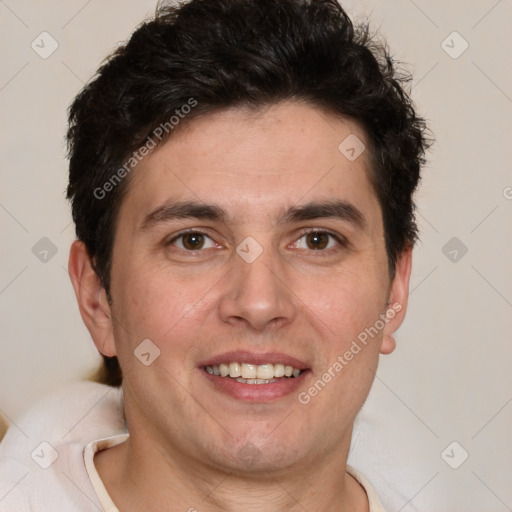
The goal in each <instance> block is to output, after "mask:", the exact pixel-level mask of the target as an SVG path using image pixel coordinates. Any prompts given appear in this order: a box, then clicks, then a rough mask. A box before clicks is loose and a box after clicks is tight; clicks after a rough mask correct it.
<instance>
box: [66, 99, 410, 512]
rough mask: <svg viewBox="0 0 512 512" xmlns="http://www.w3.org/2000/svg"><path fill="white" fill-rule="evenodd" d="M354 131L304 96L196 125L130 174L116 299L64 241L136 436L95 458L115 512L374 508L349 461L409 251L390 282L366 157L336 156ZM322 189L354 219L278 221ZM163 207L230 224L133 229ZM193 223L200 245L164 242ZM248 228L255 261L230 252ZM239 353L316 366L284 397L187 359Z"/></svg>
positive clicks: (117, 249)
mask: <svg viewBox="0 0 512 512" xmlns="http://www.w3.org/2000/svg"><path fill="white" fill-rule="evenodd" d="M351 133H352V134H355V135H356V136H357V137H358V138H359V139H360V140H362V141H363V142H365V144H366V136H365V134H364V132H363V131H362V129H361V128H360V127H359V126H358V125H357V124H356V123H355V122H353V121H349V120H343V119H340V118H336V117H333V116H331V115H329V114H326V113H324V112H321V111H319V110H318V109H317V108H313V107H312V106H309V105H307V104H299V103H281V104H277V105H273V106H271V107H269V108H267V109H265V110H261V111H259V112H255V111H249V110H241V109H232V110H225V111H221V112H217V113H213V114H208V115H207V116H203V117H200V118H197V119H195V120H193V121H191V122H190V123H189V124H188V125H185V126H184V129H183V130H181V131H180V132H177V133H176V134H175V136H173V137H172V138H171V139H170V140H169V141H168V142H166V143H165V144H163V145H162V146H161V147H159V148H158V149H157V150H155V151H154V152H153V153H152V154H151V155H149V156H148V157H146V158H145V159H144V160H143V161H142V162H141V163H140V164H139V166H138V167H137V169H136V170H135V171H134V173H133V176H132V181H131V183H130V185H129V188H128V192H127V195H126V197H125V199H124V202H123V204H122V206H121V210H120V213H119V219H118V224H117V228H116V235H115V241H114V249H113V260H112V274H111V303H110V304H109V301H108V300H107V297H106V295H105V291H104V290H103V288H102V287H101V285H100V283H99V281H98V279H97V277H96V275H95V273H94V271H93V269H92V267H91V262H90V259H89V257H88V255H87V252H86V250H85V248H84V246H83V244H82V243H81V242H75V243H74V245H73V246H72V249H71V254H70V265H69V268H70V274H71V276H72V281H73V284H74V287H75V290H76V294H77V298H78V302H79V305H80V310H81V314H82V317H83V319H84V322H85V324H86V325H87V327H88V329H89V331H90V333H91V336H92V338H93V340H94V342H95V344H96V346H97V348H98V349H99V350H100V351H101V352H102V353H103V354H106V355H110V356H112V355H117V356H118V358H119V360H120V363H121V367H122V369H123V374H124V383H123V389H124V397H125V411H126V418H127V423H128V428H129V431H130V438H129V440H128V441H126V442H125V443H123V444H121V445H119V446H117V447H114V448H111V449H108V450H105V451H104V452H101V453H100V454H98V455H96V458H95V463H96V466H97V468H98V471H99V473H100V476H101V477H102V479H103V481H104V482H105V485H106V488H107V490H108V491H109V493H110V495H111V496H112V498H113V500H114V502H115V503H116V504H117V506H118V507H119V509H120V510H122V511H123V512H124V511H131V510H141V509H144V510H147V511H151V510H160V511H161V510H189V509H190V508H191V507H195V508H196V509H197V510H200V511H201V512H203V511H214V510H223V511H224V510H225V511H235V510H241V509H243V510H245V511H253V510H254V511H256V510H258V511H260V510H261V506H262V504H263V503H264V504H265V510H266V511H267V512H272V511H274V510H275V511H282V510H290V511H299V510H304V509H305V510H308V511H311V512H312V511H335V510H347V511H348V510H354V511H356V510H357V511H365V510H368V501H367V498H366V494H365V492H364V490H363V489H362V487H361V486H360V485H359V484H357V482H356V481H355V480H354V479H353V478H352V477H350V476H349V475H348V474H347V473H345V466H346V459H347V455H348V450H349V447H350V439H351V434H352V427H353V422H354V419H355V416H356V414H357V413H358V411H359V409H360V408H361V406H362V405H363V403H364V401H365V399H366V397H367V394H368V392H369V390H370V387H371V384H372V382H373V378H374V372H375V371H376V369H377V364H378V358H379V353H384V354H386V353H390V352H392V350H393V349H394V347H395V342H394V340H393V337H392V335H393V332H394V331H395V330H396V329H397V328H398V327H399V325H400V324H401V322H402V320H403V317H404V315H405V311H406V306H407V294H408V286H409V276H410V267H411V250H410V249H408V250H406V251H404V252H403V253H402V254H401V256H400V258H399V261H398V262H397V266H396V275H395V278H394V279H393V281H392V282H390V279H389V275H388V271H387V256H386V250H385V245H384V232H383V224H382V215H381V210H380V207H379V204H378V201H377V199H376V196H375V193H374V191H373V189H372V187H371V185H370V182H369V180H368V175H367V172H368V171H367V165H368V160H369V159H368V155H367V154H366V152H363V154H362V155H361V156H360V157H359V158H357V159H356V160H355V161H353V162H351V161H349V160H348V159H347V158H345V156H344V155H343V154H342V153H340V151H339V150H338V146H339V144H340V143H341V142H342V141H343V140H344V139H345V138H346V137H347V136H348V135H349V134H351ZM366 146H367V147H368V144H366ZM326 200H328V201H334V200H343V201H347V202H349V203H351V204H352V205H353V206H355V207H356V208H357V209H358V210H360V211H361V212H362V214H363V215H364V218H365V226H364V227H360V226H358V225H356V224H355V223H353V222H350V221H348V220H345V219H338V218H327V217H325V218H316V219H309V220H300V221H293V222H289V221H286V220H283V219H282V215H283V212H285V211H286V210H287V209H288V208H290V207H294V206H300V205H304V204H306V203H310V202H315V201H316V202H318V201H326ZM173 201H194V202H199V203H208V204H214V205H216V206H218V207H220V208H222V209H223V210H224V211H225V213H226V218H225V219H223V220H208V219H196V218H179V219H170V220H167V221H165V222H157V223H154V224H151V225H150V226H147V227H146V228H142V225H143V224H144V219H145V218H146V217H147V216H148V214H150V213H151V212H152V211H154V210H155V209H156V208H158V207H159V206H160V205H162V204H164V203H166V202H167V203H169V202H173ZM189 228H194V229H199V230H200V231H203V232H205V233H206V234H207V235H208V237H209V238H206V239H205V240H206V243H205V246H204V247H205V248H203V249H201V250H194V251H193V250H188V251H187V250H186V249H185V248H184V247H185V246H183V245H180V243H182V242H183V239H178V240H176V239H175V238H176V237H177V236H178V235H179V234H180V232H181V231H182V230H184V229H189ZM312 228H314V229H317V230H323V231H327V232H329V233H333V234H334V235H337V236H340V237H345V238H346V239H347V240H348V245H346V246H343V245H342V244H340V243H337V242H336V239H334V238H332V239H329V245H328V248H327V249H323V250H320V249H318V250H313V249H312V248H310V245H308V243H307V240H308V239H307V237H305V236H303V235H304V230H307V229H312ZM249 236H250V237H252V238H253V239H254V240H256V241H257V243H258V244H259V245H260V246H261V247H262V248H263V253H262V254H261V255H260V256H259V257H258V258H257V259H256V260H255V261H254V262H253V263H247V262H246V261H244V259H242V258H241V257H240V256H239V254H237V252H236V248H237V246H238V245H239V244H240V243H241V242H242V241H243V240H244V239H245V238H246V237H249ZM173 240H174V241H173ZM187 240H188V239H187ZM391 304H399V305H400V307H401V309H400V311H399V312H398V313H396V315H394V318H392V319H391V320H390V321H389V322H387V323H386V324H385V327H384V328H383V329H381V330H380V331H379V333H378V335H376V336H374V337H373V338H372V339H371V340H370V341H369V343H368V344H367V345H366V346H363V347H362V350H361V351H360V352H359V353H358V354H357V355H355V356H354V358H353V359H352V360H351V361H350V362H349V363H348V364H347V365H346V366H344V367H343V370H342V371H340V372H339V373H337V374H336V377H335V378H333V379H332V380H331V381H330V382H329V383H328V384H327V385H326V386H325V387H324V388H323V389H322V390H321V392H319V393H318V395H317V396H315V397H314V398H312V399H311V401H310V402H309V403H308V404H306V405H303V404H301V403H300V402H299V401H298V399H297V395H298V393H299V392H301V391H305V390H307V389H308V388H309V387H310V386H311V385H312V384H313V383H314V382H315V381H317V379H319V378H320V377H321V376H322V374H323V373H325V372H326V371H327V369H328V368H329V367H330V366H332V364H333V363H334V362H335V361H336V360H337V358H338V356H340V355H343V354H344V353H345V352H346V351H347V350H348V349H349V348H350V346H351V344H352V342H353V340H355V339H356V338H357V336H358V334H359V333H361V332H362V331H364V329H365V328H368V327H370V326H373V325H374V324H375V323H376V321H377V320H378V319H379V315H380V314H383V313H385V312H386V310H387V308H389V307H391ZM145 339H150V340H152V342H153V343H154V344H155V345H156V346H158V348H159V349H160V356H159V357H158V358H157V359H156V360H155V361H154V362H153V363H152V364H151V365H149V366H145V365H143V364H141V362H140V361H139V359H137V358H136V357H135V356H134V350H135V349H136V348H137V346H138V345H139V344H140V343H141V341H142V340H145ZM234 350H245V351H249V352H254V353H273V352H279V353H284V354H288V355H291V356H293V357H296V358H297V359H300V360H301V361H303V362H304V363H305V365H306V366H307V367H308V368H309V371H308V373H307V374H306V375H304V377H303V380H302V381H301V384H300V386H299V388H298V389H297V390H296V391H294V392H293V393H291V394H289V395H286V396H284V397H281V398H279V399H275V400H271V401H266V402H261V403H258V402H247V401H245V400H240V399H236V398H233V397H232V396H228V395H226V394H224V393H221V392H219V391H218V390H217V388H216V387H215V386H213V385H212V383H211V381H210V380H209V379H207V378H206V376H205V373H204V370H203V369H201V368H199V367H198V365H199V364H200V362H202V361H203V362H204V361H205V360H207V359H209V358H211V357H214V356H217V355H219V354H222V353H224V352H228V351H234ZM228 362H229V361H228ZM244 453H245V454H247V453H249V454H250V456H249V457H247V456H243V455H242V454H244Z"/></svg>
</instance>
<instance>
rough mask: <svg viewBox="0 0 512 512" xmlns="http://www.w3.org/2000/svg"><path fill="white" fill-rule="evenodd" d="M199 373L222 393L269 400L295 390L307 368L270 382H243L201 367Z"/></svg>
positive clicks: (255, 399) (250, 398)
mask: <svg viewBox="0 0 512 512" xmlns="http://www.w3.org/2000/svg"><path fill="white" fill-rule="evenodd" d="M199 370H200V371H201V373H202V374H203V375H204V376H205V377H206V378H207V379H208V380H209V381H210V382H211V383H212V385H213V386H215V388H216V389H217V390H219V391H221V392H222V393H224V394H226V395H229V396H231V397H233V398H236V399H238V400H244V401H246V402H271V401H272V400H277V399H279V398H282V397H284V396H287V395H290V394H291V393H293V392H296V391H297V389H298V387H299V386H300V385H301V384H302V382H303V381H304V379H305V377H306V375H307V374H308V373H309V370H304V371H303V372H302V373H301V374H300V375H299V376H298V377H293V378H282V379H279V380H278V381H277V382H271V383H270V384H244V383H243V382H237V381H236V380H235V379H232V378H230V377H220V376H218V375H212V374H210V373H208V372H207V371H205V370H204V369H203V368H200V369H199Z"/></svg>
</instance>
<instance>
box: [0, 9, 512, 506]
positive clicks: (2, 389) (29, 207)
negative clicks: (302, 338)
mask: <svg viewBox="0 0 512 512" xmlns="http://www.w3.org/2000/svg"><path fill="white" fill-rule="evenodd" d="M154 5H155V2H154V1H153V0H145V1H142V0H141V1H138V2H126V1H124V2H123V1H121V0H115V1H109V2H100V1H99V0H89V1H86V0H72V1H66V2H64V1H56V0H53V1H46V2H35V1H27V0H5V1H0V16H1V21H0V34H1V36H0V37H1V38H2V46H1V48H2V50H1V52H2V54H1V59H2V65H1V67H0V108H1V116H2V122H1V138H0V144H1V149H2V152H1V166H0V172H1V186H2V188H1V195H0V223H1V233H2V241H1V274H0V308H1V315H2V322H1V330H0V410H1V412H2V413H3V414H4V416H6V417H7V418H9V419H11V420H15V419H16V417H18V416H19V414H20V413H21V412H22V411H23V410H25V409H26V408H27V407H29V406H30V405H31V404H32V403H33V402H34V401H35V400H36V399H38V398H39V397H41V396H42V395H44V394H46V393H48V392H50V391H51V390H53V389H55V388H58V387H60V386H62V385H64V384H65V383H67V382H70V381H72V380H76V379H78V378H80V377H81V376H84V375H86V374H87V373H88V372H89V371H90V370H91V369H92V368H93V367H94V366H95V364H96V362H97V361H98V357H97V355H96V352H95V350H94V348H93V344H92V342H91V341H90V339H89V336H88V333H87V331H86V329H85V327H84V326H83V324H82V322H81V320H80V317H79V314H78V310H77V306H76V304H75V299H74V296H73V293H72V288H71V285H70V283H69V279H68V275H67V272H66V265H67V253H68V247H69V245H70V243H71V241H72V240H73V226H72V224H71V219H70V214H69V207H68V204H67V203H66V201H65V199H64V190H65V187H66V160H65V158H64V153H65V144H64V134H65V129H66V108H67V106H68V105H69V103H70V101H71V100H72V98H73V96H74V95H75V94H76V93H77V92H78V91H79V90H80V88H81V87H82V85H83V83H84V82H85V81H86V80H87V79H88V78H89V77H90V76H91V75H92V74H93V72H94V71H95V69H96V68H97V66H98V64H99V62H100V61H101V60H102V59H103V58H104V57H105V56H106V55H107V54H108V53H110V52H111V51H112V50H113V49H114V48H115V46H116V44H117V42H119V41H123V40H125V39H126V38H127V37H128V36H129V34H130V32H131V31H132V30H133V28H134V27H135V26H136V25H137V24H138V23H139V22H140V21H141V20H142V18H143V17H145V16H146V15H148V14H151V13H152V12H153V10H154ZM344 5H345V6H346V9H347V10H348V12H349V13H350V14H352V15H353V16H354V17H355V18H356V19H359V18H360V17H361V16H363V15H368V16H370V18H371V20H372V26H373V27H374V28H378V29H380V30H381V31H382V33H383V34H384V35H385V36H386V39H387V41H388V43H389V45H390V46H391V48H392V50H393V52H394V55H395V57H396V58H397V59H398V60H404V61H406V62H409V63H410V69H411V70H413V71H414V74H415V80H414V82H413V97H414V98H415V100H416V102H417V104H418V107H419V109H420V111H421V112H422V113H423V114H425V115H426V116H427V118H428V119H429V121H430V124H431V127H432V129H433V131H434V132H435V135H436V138H437V143H436V145H435V147H434V149H433V151H432V152H431V154H430V162H429V165H428V167H427V168H426V169H425V171H424V178H423V184H422V188H421V191H420V193H419V194H418V196H417V202H418V207H419V209H418V215H419V224H420V228H421V238H422V242H421V243H420V244H419V245H418V247H417V248H416V250H415V259H414V270H413V276H412V283H411V295H410V307H409V312H408V317H407V320H406V323H405V325H404V326H403V327H402V329H401V330H400V332H399V335H398V336H397V341H398V347H397V350H396V352H395V353H393V354H392V355H391V356H387V357H384V358H383V359H382V361H381V366H380V368H379V372H378V377H377V379H376V382H375V385H374V388H373V390H372V393H371V395H370V398H369V400H368V402H367V404H366V405H365V408H364V409H363V412H362V414H361V425H360V426H359V427H358V429H357V431H356V435H355V437H354V447H355V448H357V450H355V453H354V454H353V455H352V458H351V461H352V462H353V464H354V465H356V467H359V468H361V469H362V470H363V472H364V473H365V474H367V476H368V477H369V479H370V480H371V481H372V482H373V483H374V484H375V486H376V487H377V490H378V491H379V492H381V493H382V492H384V493H385V490H386V488H387V487H388V486H389V485H393V486H395V487H397V488H398V489H399V491H400V494H401V498H400V500H401V501H400V500H396V499H395V501H393V502H391V501H389V502H387V501H386V498H385V497H384V498H383V501H384V502H385V504H386V505H388V506H389V507H391V508H390V509H391V510H403V511H404V512H410V511H428V512H435V511H447V510H451V511H462V510H464V511H466V512H472V511H475V512H476V511H486V512H491V511H496V512H500V511H506V510H512V487H511V486H510V481H511V477H512V440H511V434H510V433H511V432H512V403H511V402H512V372H511V371H510V367H511V363H512V340H511V332H512V272H511V265H510V262H511V261H512V242H511V240H512V237H511V234H512V233H511V220H512V173H511V168H510V165H511V164H510V161H511V156H512V155H511V151H510V146H511V144H512V138H511V135H512V133H511V132H512V130H511V126H512V116H511V114H512V72H511V68H510V48H511V45H512V36H511V30H510V24H511V22H512V2H511V1H510V0H500V1H496V0H489V1H487V0H478V1H472V2H468V1H467V0H466V1H462V0H457V1H450V2H445V1H441V0H435V1H429V2H427V1H425V0H415V1H412V0H387V1H381V2H378V1H377V0H364V1H359V2H357V1H355V0H352V1H347V2H344ZM43 31H46V32H48V33H49V34H50V35H51V37H52V38H54V39H55V40H56V41H57V42H58V45H59V46H58V48H57V50H56V51H55V52H54V53H53V54H52V55H51V56H49V57H48V58H46V59H43V58H41V57H40V56H39V55H38V54H37V53H36V52H35V51H34V50H33V49H32V48H31V43H32V41H33V40H36V42H37V41H40V38H38V39H36V38H37V37H38V36H39V34H40V33H41V32H43ZM454 31H456V32H458V33H459V34H460V37H459V36H458V35H456V34H455V35H454V34H452V33H453V32H454ZM443 41H445V43H444V44H442V42H443ZM464 41H466V42H467V43H468V44H469V46H468V48H467V50H466V51H465V52H464V53H462V54H461V55H460V56H458V58H453V56H455V55H456V54H457V53H459V52H460V50H461V49H463V47H464V45H465V43H464ZM49 44H50V41H49V39H47V40H46V44H45V48H46V49H48V48H49V47H50V46H49ZM445 50H447V51H448V53H447V51H445ZM449 53H451V54H452V56H450V55H449ZM44 237H46V238H48V239H49V240H50V241H51V244H52V245H51V246H50V245H48V241H43V242H39V241H40V240H41V239H42V238H44ZM453 237H457V239H458V240H456V241H455V244H458V246H457V245H455V246H451V245H449V246H448V248H445V249H443V248H444V247H445V244H447V243H448V241H449V240H450V239H452V238H453ZM38 242H39V244H42V245H38V246H36V244H37V243H38ZM452 243H454V242H453V241H452ZM45 244H47V245H45ZM461 244H464V246H465V247H467V253H466V254H465V255H463V256H462V257H461V255H462V252H461V247H462V245H461ZM34 246H36V249H33V248H34ZM53 246H54V250H56V251H57V252H56V254H55V255H52V251H51V248H52V247H53ZM38 248H39V249H38ZM49 248H50V250H49ZM44 250H49V252H48V254H47V255H46V259H47V261H41V260H40V258H43V259H44V256H45V253H44V252H43V253H42V252H41V251H44ZM454 250H456V251H457V252H456V253H455V252H453V251H454ZM450 251H451V254H450ZM34 252H35V253H36V254H34ZM445 253H446V254H447V255H448V256H447V255H445ZM454 257H456V259H457V261H451V260H450V258H454ZM453 441H456V442H457V443H458V445H455V446H453V445H452V446H451V447H449V448H448V450H447V452H445V456H444V459H443V457H442V456H441V453H442V452H443V450H444V449H445V448H446V447H447V446H448V445H449V444H450V443H452V442H453ZM452 449H453V451H452ZM462 450H465V451H467V452H468V454H469V457H468V459H467V460H466V461H465V462H464V463H463V464H462V465H460V467H459V468H458V469H452V468H451V467H450V466H449V465H448V464H447V462H445V460H446V461H449V462H450V463H451V464H452V465H456V464H457V462H458V461H460V460H461V457H462V455H463V454H464V452H463V451H462ZM446 453H447V454H448V456H446ZM384 496H385V494H384ZM0 498H1V497H0Z"/></svg>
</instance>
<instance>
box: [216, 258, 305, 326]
mask: <svg viewBox="0 0 512 512" xmlns="http://www.w3.org/2000/svg"><path fill="white" fill-rule="evenodd" d="M275 259H276V258H274V260H275ZM234 260H235V261H234V262H233V268H232V270H231V272H230V273H229V278H228V279H229V282H228V284H227V287H226V290H225V292H224V294H223V296H222V298H221V300H220V303H219V315H220V318H221V320H222V321H223V322H226V323H229V324H231V325H233V326H246V327H250V328H252V329H254V330H256V331H263V330H265V329H269V328H277V327H282V326H284V325H287V324H288V323H290V322H292V321H293V319H294V318H295V315H296V309H297V308H296V304H295V302H294V295H293V291H292V289H291V287H290V284H291V283H289V282H287V279H286V275H285V271H284V269H283V268H282V266H279V265H278V263H277V262H276V261H273V258H272V256H271V255H265V253H263V254H262V255H261V256H260V257H259V258H258V259H257V260H256V261H254V262H252V263H247V262H246V261H244V260H243V259H242V258H240V257H239V256H238V255H235V257H234ZM244 324H245V325H244Z"/></svg>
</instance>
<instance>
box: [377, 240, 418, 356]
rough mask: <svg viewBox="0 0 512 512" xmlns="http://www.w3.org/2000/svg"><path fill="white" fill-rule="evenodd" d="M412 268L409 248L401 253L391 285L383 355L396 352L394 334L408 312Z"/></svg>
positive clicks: (382, 349)
mask: <svg viewBox="0 0 512 512" xmlns="http://www.w3.org/2000/svg"><path fill="white" fill-rule="evenodd" d="M411 267H412V247H409V248H407V249H405V250H404V251H402V252H401V253H400V255H399V256H398V259H397V262H396V266H395V277H394V278H393V281H392V282H391V285H390V291H389V297H388V305H387V309H386V325H385V326H384V331H383V336H382V343H381V346H380V353H381V354H391V352H393V350H395V347H396V342H395V338H394V337H393V334H394V333H395V331H396V330H397V329H398V328H399V327H400V325H401V324H402V322H403V320H404V318H405V312H406V311H407V301H408V297H409V280H410V277H411Z"/></svg>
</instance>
